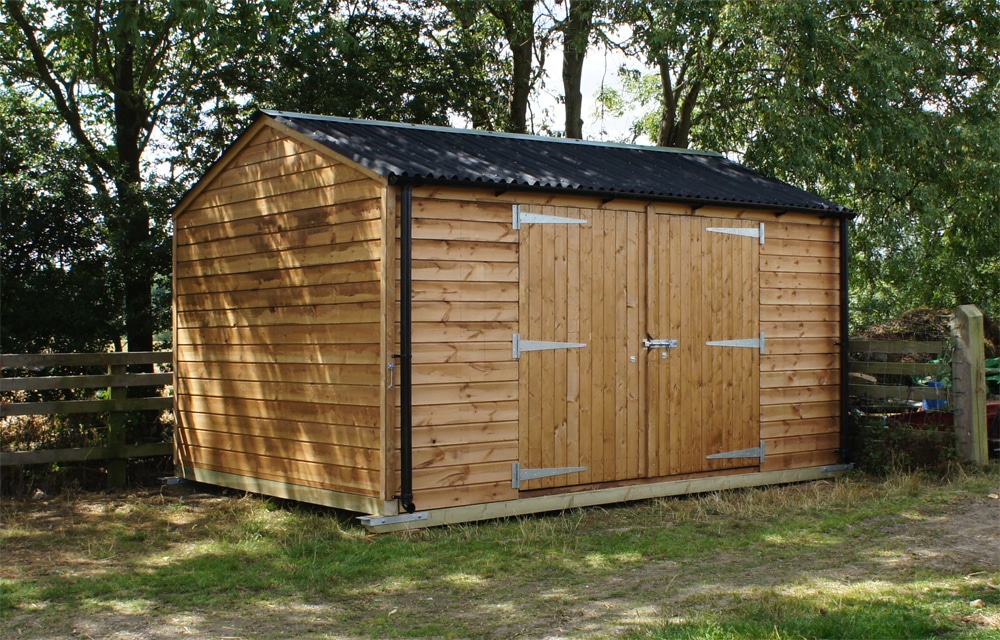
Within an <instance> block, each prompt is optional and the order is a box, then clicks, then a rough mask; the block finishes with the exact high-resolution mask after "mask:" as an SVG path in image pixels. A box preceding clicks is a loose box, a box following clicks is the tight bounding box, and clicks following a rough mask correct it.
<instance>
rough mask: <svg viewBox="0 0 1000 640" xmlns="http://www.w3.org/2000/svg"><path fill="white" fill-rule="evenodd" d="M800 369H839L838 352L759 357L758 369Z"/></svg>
mask: <svg viewBox="0 0 1000 640" xmlns="http://www.w3.org/2000/svg"><path fill="white" fill-rule="evenodd" d="M802 369H840V354H838V353H804V354H797V353H792V354H786V355H780V356H776V355H765V356H761V357H760V370H761V373H762V374H763V373H764V372H768V371H799V370H802Z"/></svg>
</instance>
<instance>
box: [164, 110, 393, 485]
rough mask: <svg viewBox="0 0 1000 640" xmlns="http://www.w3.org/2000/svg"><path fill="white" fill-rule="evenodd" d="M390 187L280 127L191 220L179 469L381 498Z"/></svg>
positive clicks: (179, 354) (180, 370)
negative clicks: (384, 292) (384, 288)
mask: <svg viewBox="0 0 1000 640" xmlns="http://www.w3.org/2000/svg"><path fill="white" fill-rule="evenodd" d="M383 191H384V186H383V185H381V184H379V183H378V182H376V181H374V180H371V179H369V178H368V177H367V176H366V175H364V174H363V173H361V172H359V171H357V170H355V169H354V168H352V167H350V166H347V165H345V164H342V163H341V162H339V161H338V160H336V159H334V158H333V157H328V156H326V155H324V154H321V153H318V152H317V151H315V150H314V149H312V148H311V147H309V146H307V145H305V144H303V143H301V142H299V141H297V140H294V139H291V138H288V137H285V136H284V135H283V134H280V133H278V132H275V131H273V130H271V129H270V128H267V127H265V128H263V129H262V130H261V131H259V132H258V133H257V134H256V137H255V138H253V139H252V140H250V142H249V143H247V144H246V146H244V147H243V148H242V150H240V151H239V152H238V153H237V154H236V155H235V157H232V158H230V159H229V161H228V162H227V164H226V165H225V166H223V167H221V168H219V169H218V170H217V171H216V172H215V173H214V174H213V175H211V176H210V178H209V180H208V182H207V184H204V185H203V186H202V188H201V191H200V192H197V193H196V194H194V195H193V196H192V197H191V198H190V200H189V201H187V204H186V207H185V208H184V209H183V210H181V211H180V213H178V215H177V217H176V220H175V228H176V237H175V252H174V260H175V262H174V277H175V291H174V293H175V329H174V331H175V342H176V344H175V352H176V367H177V369H176V371H177V381H176V385H177V395H178V400H177V416H178V427H177V454H178V463H179V466H180V468H182V469H183V468H201V469H206V470H211V471H213V472H221V474H230V475H233V476H250V477H254V478H258V479H261V480H269V481H275V482H281V483H285V484H288V485H299V486H303V487H310V488H314V489H323V490H330V491H336V492H343V493H350V494H354V495H362V496H369V497H376V498H377V497H380V495H381V493H382V491H381V487H382V477H381V476H382V473H383V471H382V465H383V462H384V461H383V459H382V458H383V452H382V438H381V411H380V407H381V403H382V398H381V375H382V367H381V365H380V362H381V341H382V336H383V321H382V315H383V310H382V282H381V280H382V268H383V267H382V251H383V243H382V235H383V233H382V229H383V224H384V222H383V219H382V215H383V213H382V209H383V204H382V197H383ZM220 477H224V476H220Z"/></svg>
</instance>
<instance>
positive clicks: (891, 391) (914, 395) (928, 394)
mask: <svg viewBox="0 0 1000 640" xmlns="http://www.w3.org/2000/svg"><path fill="white" fill-rule="evenodd" d="M849 391H850V394H851V395H852V396H862V397H865V398H872V399H876V400H884V399H887V398H898V399H900V400H935V399H944V398H947V397H948V392H949V389H944V388H941V387H915V386H914V387H908V386H904V385H889V384H851V385H850V387H849Z"/></svg>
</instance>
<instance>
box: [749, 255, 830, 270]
mask: <svg viewBox="0 0 1000 640" xmlns="http://www.w3.org/2000/svg"><path fill="white" fill-rule="evenodd" d="M760 270H761V271H762V272H763V271H783V272H790V273H840V260H839V259H837V258H815V257H805V256H768V255H762V256H761V257H760Z"/></svg>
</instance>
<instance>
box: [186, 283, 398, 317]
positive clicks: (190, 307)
mask: <svg viewBox="0 0 1000 640" xmlns="http://www.w3.org/2000/svg"><path fill="white" fill-rule="evenodd" d="M380 295H381V287H380V285H379V283H378V282H376V281H369V282H350V283H344V284H331V285H318V286H314V287H288V288H283V289H260V290H257V291H217V292H213V293H201V294H187V295H178V296H177V299H176V300H177V311H178V312H184V311H224V310H241V309H250V308H253V307H301V306H310V305H328V304H344V303H352V302H375V301H377V300H379V296H380Z"/></svg>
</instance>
